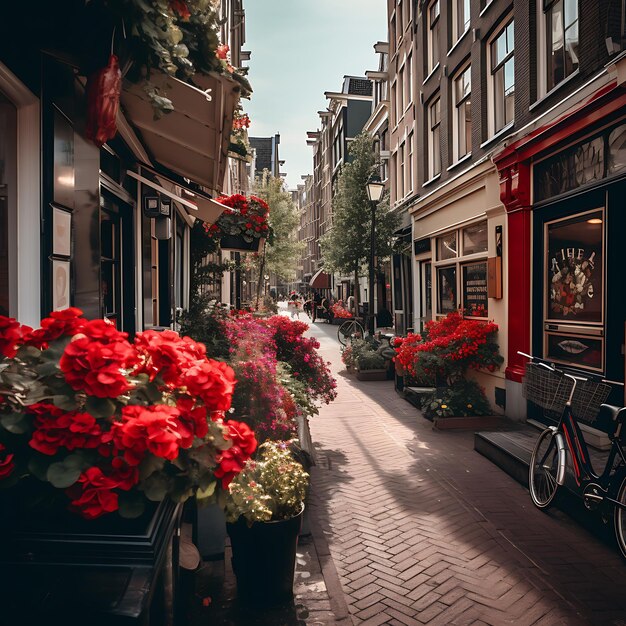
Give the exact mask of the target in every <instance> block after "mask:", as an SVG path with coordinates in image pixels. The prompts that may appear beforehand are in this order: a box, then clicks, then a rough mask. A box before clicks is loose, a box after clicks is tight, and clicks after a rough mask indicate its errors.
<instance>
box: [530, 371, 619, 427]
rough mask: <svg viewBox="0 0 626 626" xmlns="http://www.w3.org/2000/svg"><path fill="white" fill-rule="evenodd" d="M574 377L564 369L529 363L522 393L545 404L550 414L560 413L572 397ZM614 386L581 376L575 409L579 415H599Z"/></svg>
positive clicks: (577, 386)
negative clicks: (564, 372)
mask: <svg viewBox="0 0 626 626" xmlns="http://www.w3.org/2000/svg"><path fill="white" fill-rule="evenodd" d="M573 385H574V381H573V380H571V379H570V378H567V377H566V376H565V375H564V374H563V372H559V371H555V372H553V371H551V370H548V369H546V368H545V367H542V366H541V365H537V364H536V363H527V364H526V375H525V376H524V383H523V388H522V393H523V395H524V397H525V398H526V399H527V400H530V401H531V402H533V403H534V404H536V405H538V406H540V407H542V408H543V409H544V411H545V413H546V414H548V415H550V414H552V415H553V416H554V417H557V418H558V417H560V416H561V415H562V414H563V409H565V405H566V404H567V401H568V399H569V396H570V393H571V392H572V387H573ZM610 393H611V387H610V386H609V385H606V384H604V383H599V382H595V381H593V380H579V381H578V382H577V384H576V390H575V391H574V395H573V396H572V413H573V414H574V416H575V417H576V418H578V419H582V420H585V421H588V422H591V421H593V420H595V419H596V417H597V416H598V412H599V411H600V405H601V404H602V403H603V402H604V401H605V400H606V399H607V398H608V396H609V394H610Z"/></svg>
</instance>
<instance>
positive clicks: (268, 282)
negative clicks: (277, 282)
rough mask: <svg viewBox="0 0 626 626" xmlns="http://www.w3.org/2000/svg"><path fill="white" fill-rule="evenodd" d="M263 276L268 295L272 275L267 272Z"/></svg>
mask: <svg viewBox="0 0 626 626" xmlns="http://www.w3.org/2000/svg"><path fill="white" fill-rule="evenodd" d="M263 278H265V295H267V288H268V287H269V285H270V277H269V276H268V275H267V274H265V276H263Z"/></svg>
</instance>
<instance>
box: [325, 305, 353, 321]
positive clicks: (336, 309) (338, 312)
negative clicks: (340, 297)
mask: <svg viewBox="0 0 626 626" xmlns="http://www.w3.org/2000/svg"><path fill="white" fill-rule="evenodd" d="M330 310H331V311H332V312H333V314H334V315H335V317H340V318H342V319H344V318H348V317H352V313H350V311H348V309H346V308H345V307H344V306H343V304H342V303H341V302H335V303H334V304H333V305H332V306H331V307H330Z"/></svg>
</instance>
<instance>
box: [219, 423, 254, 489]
mask: <svg viewBox="0 0 626 626" xmlns="http://www.w3.org/2000/svg"><path fill="white" fill-rule="evenodd" d="M224 426H226V427H227V428H228V433H226V434H225V435H224V437H225V438H226V439H227V440H228V441H232V444H233V445H232V446H231V447H230V448H228V450H224V451H223V452H222V453H221V454H220V457H219V463H218V466H217V468H216V470H215V472H214V474H215V477H216V478H221V480H222V487H223V488H224V489H226V488H227V487H228V485H229V484H230V482H231V481H232V479H233V478H234V477H235V476H236V475H237V474H239V472H240V471H241V470H242V469H243V468H244V466H245V464H246V461H247V460H248V459H249V458H250V457H251V456H252V454H253V453H254V451H255V450H256V447H257V440H256V438H255V436H254V433H253V432H252V430H251V429H250V427H249V426H248V425H247V424H245V423H244V422H236V421H234V420H228V421H227V422H224Z"/></svg>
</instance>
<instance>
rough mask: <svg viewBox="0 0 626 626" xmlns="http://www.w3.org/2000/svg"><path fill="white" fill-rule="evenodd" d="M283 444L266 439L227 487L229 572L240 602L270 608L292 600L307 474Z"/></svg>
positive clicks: (282, 442) (287, 446) (285, 443)
mask: <svg viewBox="0 0 626 626" xmlns="http://www.w3.org/2000/svg"><path fill="white" fill-rule="evenodd" d="M290 443H292V442H287V441H266V442H265V443H263V444H261V446H259V449H258V452H257V455H256V457H255V458H254V460H252V459H250V460H248V461H247V462H246V464H245V466H244V468H243V470H242V471H241V472H240V473H239V474H238V475H237V476H235V477H234V478H233V480H232V481H231V482H230V484H229V485H228V492H227V494H226V497H225V511H226V519H227V530H228V534H229V536H230V540H231V545H232V550H233V570H234V572H235V575H236V577H237V595H238V597H239V599H240V601H241V602H243V603H244V604H250V605H255V606H261V605H262V606H271V605H276V604H280V603H282V602H286V601H289V600H290V599H291V598H292V597H293V580H294V573H295V563H296V547H297V542H298V534H299V532H300V528H301V525H302V515H303V512H304V500H305V497H306V493H307V488H308V483H309V475H308V474H307V473H306V471H305V470H304V468H303V466H302V465H301V464H300V463H299V462H298V461H296V460H295V459H294V457H293V454H292V452H291V450H290Z"/></svg>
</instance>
